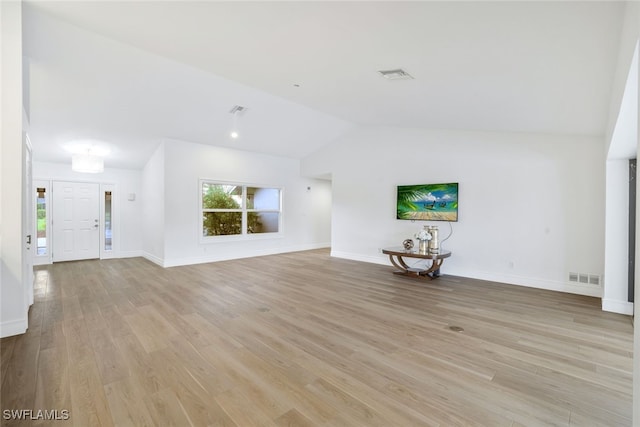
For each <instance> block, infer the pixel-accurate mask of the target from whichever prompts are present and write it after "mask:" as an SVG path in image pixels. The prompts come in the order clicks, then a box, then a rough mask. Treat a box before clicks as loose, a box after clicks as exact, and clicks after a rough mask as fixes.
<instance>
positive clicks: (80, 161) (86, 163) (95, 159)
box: [71, 148, 104, 173]
mask: <svg viewBox="0 0 640 427" xmlns="http://www.w3.org/2000/svg"><path fill="white" fill-rule="evenodd" d="M71 170H72V171H74V172H81V173H102V172H104V159H103V158H102V157H100V156H98V155H96V154H93V153H92V152H91V149H90V148H89V149H87V152H86V153H76V154H74V155H73V156H71Z"/></svg>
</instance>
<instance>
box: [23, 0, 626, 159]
mask: <svg viewBox="0 0 640 427" xmlns="http://www.w3.org/2000/svg"><path fill="white" fill-rule="evenodd" d="M24 5H25V7H24V12H23V33H24V55H25V57H26V61H25V64H26V66H25V75H26V79H27V83H28V93H29V94H28V102H27V106H28V110H29V119H30V126H31V128H30V135H31V139H32V143H33V145H34V156H35V159H36V160H46V161H59V162H63V161H68V159H69V155H68V153H66V152H65V151H64V149H65V148H68V145H69V144H71V143H73V142H74V141H85V140H91V141H98V142H96V144H104V145H106V146H108V148H109V149H110V150H111V155H110V158H107V161H106V166H107V167H130V168H140V167H142V166H143V165H144V163H145V161H146V159H147V158H148V156H149V155H150V153H151V152H152V151H153V149H154V148H155V147H156V146H157V144H158V143H159V142H160V141H161V140H163V139H178V140H186V141H191V142H198V143H204V144H212V145H220V146H225V147H232V148H238V149H242V150H251V151H258V152H265V153H270V154H275V155H282V156H288V157H294V158H300V157H303V156H305V155H307V154H309V153H311V152H313V151H314V150H316V149H318V148H320V147H321V146H322V145H324V144H327V143H329V142H331V141H333V140H334V139H335V138H337V137H339V136H340V135H342V134H344V133H345V132H348V131H349V130H350V129H352V128H353V127H356V126H368V125H384V126H399V127H410V128H436V129H464V130H480V131H482V130H487V131H507V132H541V133H554V134H578V135H603V134H604V132H605V127H606V124H607V120H608V116H607V114H608V111H609V105H610V97H611V89H612V84H613V77H614V67H615V63H616V58H617V55H618V43H619V38H620V31H621V26H622V18H623V13H624V8H625V5H624V3H623V2H615V1H614V2H592V1H586V2H580V1H568V2H565V1H557V2H535V1H532V2H483V1H473V2H397V1H390V2H379V1H374V2H367V1H355V2H339V1H335V2H311V1H309V2H306V1H301V2H269V1H259V2H245V1H230V2H190V1H175V2H169V1H167V2H163V1H157V2H111V1H109V2H107V1H97V2H37V1H25V3H24ZM395 68H402V69H404V70H406V71H407V72H408V73H409V74H410V75H411V76H413V79H406V80H395V81H391V80H386V79H384V78H383V77H381V76H380V75H379V73H378V71H379V70H387V69H395ZM234 105H242V106H245V107H247V110H246V111H245V112H244V113H242V114H241V115H240V116H238V117H237V120H238V127H239V128H240V131H241V138H239V139H238V140H231V139H230V138H229V137H228V131H229V130H230V127H231V126H232V120H233V116H232V115H231V114H230V113H229V111H230V110H231V108H232V107H233V106H234Z"/></svg>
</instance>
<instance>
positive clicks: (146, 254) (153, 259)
mask: <svg viewBox="0 0 640 427" xmlns="http://www.w3.org/2000/svg"><path fill="white" fill-rule="evenodd" d="M140 255H141V256H142V257H143V258H145V259H147V260H149V261H151V262H152V263H154V264H157V265H159V266H160V267H165V265H164V259H162V258H159V257H157V256H155V255H151V254H150V253H149V252H145V251H142V253H141V254H140Z"/></svg>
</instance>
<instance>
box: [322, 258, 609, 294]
mask: <svg viewBox="0 0 640 427" xmlns="http://www.w3.org/2000/svg"><path fill="white" fill-rule="evenodd" d="M331 256H334V257H336V258H344V259H350V260H353V261H362V262H369V263H373V264H381V265H388V266H390V267H391V263H390V262H389V258H388V256H387V255H382V254H380V255H362V254H355V253H351V252H342V251H331ZM443 270H444V271H443V272H444V273H445V274H450V275H453V276H460V277H468V278H471V279H478V280H487V281H490V282H498V283H507V284H510V285H516V286H526V287H529V288H536V289H546V290H550V291H558V292H566V293H570V294H577V295H585V296H591V297H598V298H600V297H602V287H601V286H594V285H574V284H571V283H566V282H562V281H555V280H548V279H540V278H536V277H526V276H518V275H512V274H500V273H492V272H486V271H472V270H460V269H456V268H452V267H450V266H448V265H446V263H445V264H444V266H443Z"/></svg>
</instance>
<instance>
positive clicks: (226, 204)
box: [200, 181, 282, 237]
mask: <svg viewBox="0 0 640 427" xmlns="http://www.w3.org/2000/svg"><path fill="white" fill-rule="evenodd" d="M281 194H282V191H281V190H280V189H279V188H273V187H259V186H247V185H243V184H231V183H222V182H211V181H201V191H200V196H201V205H200V206H201V208H202V236H203V237H214V236H234V235H235V236H242V235H249V234H264V233H278V232H280V218H281V215H282V212H281V206H282V204H281Z"/></svg>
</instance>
